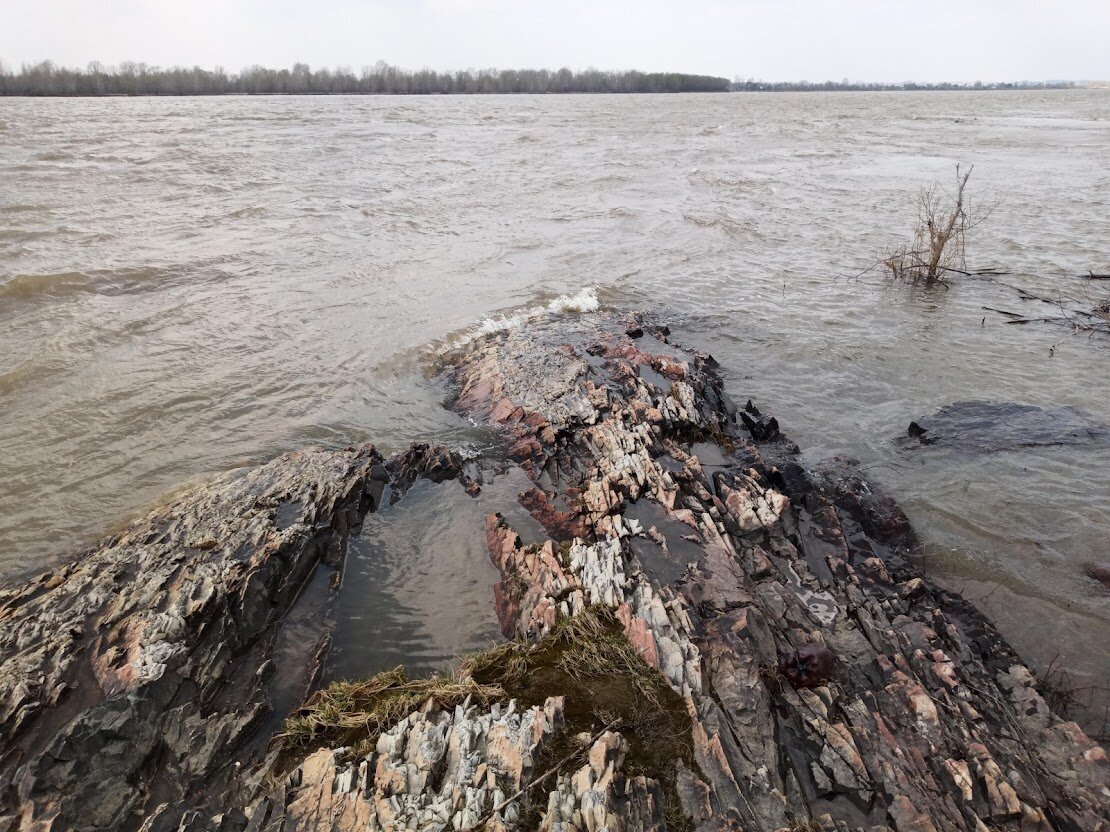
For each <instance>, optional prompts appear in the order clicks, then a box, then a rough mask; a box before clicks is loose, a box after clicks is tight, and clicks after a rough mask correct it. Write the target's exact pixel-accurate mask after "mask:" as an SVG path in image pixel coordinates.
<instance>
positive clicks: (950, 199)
mask: <svg viewBox="0 0 1110 832" xmlns="http://www.w3.org/2000/svg"><path fill="white" fill-rule="evenodd" d="M973 168H974V166H972V167H969V168H968V169H967V171H966V172H963V173H961V172H960V166H959V165H956V192H955V194H954V195H950V194H948V193H947V192H946V191H945V190H944V189H943V188H942V187H941V186H940V184H939V183H936V182H934V183H933V184H932V185H930V186H929V187H927V188H922V189H921V191H920V193H919V194H918V196H917V227H916V228H915V229H914V239H913V244H912V246H908V247H907V246H902V247H901V248H899V249H897V250H895V251H893V252H891V254H890V255H888V256H887V257H885V258H884V259H883V260H882V261H881V263H882V264H883V265H884V266H886V267H887V269H889V270H890V274H891V276H892V277H893V278H894V279H896V280H905V281H908V282H910V283H915V284H917V283H920V284H924V285H926V286H932V285H934V284H936V283H944V282H945V281H944V278H945V277H947V276H948V275H949V274H951V273H966V271H965V268H966V259H965V254H966V246H967V234H968V232H969V231H970V230H971V229H973V228H975V227H976V226H977V225H979V224H980V223H981V222H983V221H984V220H985V219H986V218H987V217H988V216H989V214H990V211H989V209H988V210H982V209H975V210H973V208H972V203H971V198H970V197H969V196H968V194H967V192H966V191H967V180H968V179H970V178H971V171H972V170H973Z"/></svg>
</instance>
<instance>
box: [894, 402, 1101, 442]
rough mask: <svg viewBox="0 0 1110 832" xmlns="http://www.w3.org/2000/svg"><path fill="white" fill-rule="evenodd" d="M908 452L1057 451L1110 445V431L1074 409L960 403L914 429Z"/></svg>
mask: <svg viewBox="0 0 1110 832" xmlns="http://www.w3.org/2000/svg"><path fill="white" fill-rule="evenodd" d="M902 442H903V443H904V445H905V447H907V448H915V447H920V446H922V445H937V446H941V447H945V448H951V449H953V450H956V451H963V452H966V453H991V452H994V451H1005V450H1013V449H1016V448H1039V447H1046V446H1052V445H1098V446H1105V445H1107V444H1110V427H1108V426H1107V425H1103V424H1101V423H1099V422H1096V421H1095V420H1094V419H1092V418H1091V417H1090V416H1089V415H1088V414H1086V413H1084V412H1083V411H1082V410H1079V409H1078V408H1074V407H1036V406H1034V405H1028V404H1017V403H1015V402H956V403H954V404H950V405H946V406H944V407H942V408H941V409H940V410H938V411H937V412H936V413H934V414H932V415H931V416H927V417H924V418H921V419H918V420H916V421H914V422H911V423H910V426H909V428H908V429H907V432H906V436H905V438H904V439H903V440H902Z"/></svg>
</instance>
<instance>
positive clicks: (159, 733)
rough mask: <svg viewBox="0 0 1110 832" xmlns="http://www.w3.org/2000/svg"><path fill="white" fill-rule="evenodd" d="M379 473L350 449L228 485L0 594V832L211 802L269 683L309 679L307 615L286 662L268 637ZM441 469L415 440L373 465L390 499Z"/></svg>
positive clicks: (338, 552)
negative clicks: (390, 488)
mask: <svg viewBox="0 0 1110 832" xmlns="http://www.w3.org/2000/svg"><path fill="white" fill-rule="evenodd" d="M383 462H384V461H383V460H382V458H381V456H380V455H379V454H378V453H377V451H375V450H374V448H373V446H371V445H365V446H361V447H356V448H352V449H349V450H346V451H323V450H309V451H302V452H298V453H292V454H287V455H285V456H282V457H279V458H278V459H276V460H274V461H272V462H270V463H269V464H267V465H264V466H262V467H260V468H256V469H253V470H249V471H246V472H233V473H232V474H229V475H226V476H224V477H220V478H218V479H216V480H215V481H213V482H211V483H208V484H206V485H204V486H201V487H198V488H195V489H194V490H192V491H191V492H190V493H188V494H185V495H183V496H180V497H178V498H176V499H174V500H173V501H172V502H170V503H168V504H167V505H165V506H162V507H160V508H157V509H155V510H154V511H152V512H151V513H150V514H149V515H148V516H147V517H145V518H144V519H142V520H140V521H137V522H135V523H134V524H132V525H131V526H130V527H128V528H127V529H125V530H124V531H123V532H121V533H120V534H118V535H117V536H115V537H113V538H111V539H109V540H107V541H105V542H104V543H102V544H100V545H99V546H97V547H96V548H94V549H92V550H91V551H89V552H87V553H86V554H85V555H84V556H83V557H82V558H81V559H80V560H78V561H76V562H74V563H72V564H70V565H68V566H65V567H62V568H60V569H58V570H55V571H53V572H48V573H46V574H44V575H42V576H40V577H39V578H37V579H34V580H32V581H30V582H28V583H27V584H25V585H22V586H19V587H16V588H14V589H8V590H4V591H3V592H0V783H3V784H4V787H3V789H2V790H0V829H2V828H12V829H32V828H33V829H58V830H61V829H122V828H128V827H137V826H138V825H139V823H140V822H141V820H142V818H143V817H144V816H145V815H147V814H151V813H154V812H155V810H156V808H157V807H158V806H159V804H161V803H166V804H168V806H169V807H170V811H169V812H168V814H167V811H166V810H165V809H163V810H161V811H160V812H158V814H159V815H160V816H161V817H163V821H164V822H168V816H169V815H172V816H174V817H176V816H177V815H178V814H180V811H179V810H183V808H184V807H185V806H186V805H188V804H189V803H190V802H193V801H195V800H199V799H202V798H205V797H208V798H216V797H218V796H219V795H221V794H222V793H223V786H224V785H225V784H226V781H227V780H228V779H229V777H230V775H229V772H233V769H232V768H229V767H230V766H231V764H232V763H233V762H241V761H240V760H238V758H237V756H236V755H237V754H238V753H239V752H240V751H242V749H243V748H244V746H245V745H246V744H247V740H248V739H249V738H250V737H251V736H252V735H254V734H256V733H257V731H258V729H259V726H260V725H261V724H262V723H263V721H264V720H265V719H266V718H267V717H268V716H269V715H270V713H271V700H272V699H273V697H274V690H272V687H275V688H276V687H281V686H284V687H289V686H290V685H294V684H298V683H299V684H301V685H302V686H307V685H308V684H309V683H310V682H311V680H312V673H311V671H310V668H309V665H310V664H311V663H312V662H314V661H317V662H318V661H319V659H320V657H321V655H322V651H323V650H324V649H325V648H326V644H327V641H326V639H327V632H326V627H325V626H324V621H323V614H324V610H323V609H317V610H309V611H306V612H305V614H307V615H314V616H315V617H316V618H317V619H318V620H319V627H318V628H317V631H318V633H319V637H320V642H319V643H318V644H315V645H313V644H307V645H300V646H299V648H300V649H299V650H293V651H292V654H293V655H294V656H295V658H296V661H297V662H298V663H299V666H289V665H288V664H287V665H286V666H282V664H281V658H280V657H279V656H278V654H277V651H276V649H275V648H276V646H277V644H278V640H279V631H280V627H281V624H282V622H283V620H284V618H285V616H286V614H287V613H288V612H289V611H290V608H291V607H292V606H293V605H294V602H295V601H296V600H297V598H298V596H299V595H300V593H301V592H302V589H303V588H304V587H305V585H306V583H307V582H308V581H309V580H311V579H312V578H313V576H314V575H315V574H317V568H318V567H319V565H320V564H321V563H324V564H326V565H327V566H331V567H337V566H339V565H340V564H341V562H342V560H343V557H344V554H345V551H346V545H347V534H348V531H349V530H350V529H351V528H352V527H354V526H356V525H357V524H358V523H360V522H361V520H362V517H363V516H364V515H365V514H366V513H367V512H368V511H371V510H373V509H374V508H376V507H377V504H378V502H379V500H380V499H381V495H382V492H383V488H384V487H385V485H386V483H388V482H389V481H390V479H391V473H390V470H387V468H386V466H385V465H384V464H383ZM457 463H458V460H457V457H454V456H452V455H450V454H444V453H443V452H442V451H440V450H439V449H431V448H429V447H428V446H426V445H422V446H414V448H413V449H412V450H411V451H409V452H408V453H407V454H405V455H403V456H402V457H399V458H398V459H397V460H394V461H392V462H391V463H390V466H389V467H390V469H392V470H393V472H394V476H396V477H398V478H400V479H401V480H403V482H401V483H399V485H400V486H401V487H403V485H404V484H405V483H411V481H412V479H413V478H415V476H417V475H426V476H433V475H434V476H436V477H443V476H447V475H448V474H451V473H453V474H455V475H457V474H458V473H459V472H458V470H457ZM336 574H337V573H336ZM298 680H299V682H298ZM304 693H305V690H303V689H302V690H301V691H300V692H296V691H294V692H293V693H292V694H291V695H293V696H294V697H295V698H296V700H297V701H299V698H300V697H301V696H303V695H304ZM262 745H263V746H264V742H263V743H262ZM255 750H258V749H255ZM240 756H241V755H240ZM244 759H245V758H244Z"/></svg>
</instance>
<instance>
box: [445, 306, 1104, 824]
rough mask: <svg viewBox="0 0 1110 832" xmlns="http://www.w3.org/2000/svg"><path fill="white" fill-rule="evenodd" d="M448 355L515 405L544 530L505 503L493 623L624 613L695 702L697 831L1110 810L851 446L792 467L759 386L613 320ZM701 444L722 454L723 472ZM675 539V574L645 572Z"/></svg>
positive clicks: (1067, 737) (1076, 819)
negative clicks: (841, 454) (525, 531)
mask: <svg viewBox="0 0 1110 832" xmlns="http://www.w3.org/2000/svg"><path fill="white" fill-rule="evenodd" d="M629 333H633V334H634V335H635V337H634V335H633V334H629ZM454 361H455V365H456V367H457V371H456V380H457V383H458V386H459V394H458V400H457V402H458V406H459V407H460V408H462V409H464V410H465V411H467V412H468V413H470V414H472V415H477V416H481V417H484V418H486V419H488V420H489V421H491V422H493V423H494V424H497V425H499V426H501V428H502V429H503V431H504V434H505V437H506V440H505V441H506V444H507V446H508V447H509V448H510V450H511V453H512V454H513V455H514V457H515V458H516V459H517V460H518V461H519V462H520V464H521V465H522V466H524V467H525V469H526V470H527V471H528V472H529V473H530V475H531V477H532V479H533V480H534V482H535V483H536V491H535V493H532V494H529V495H528V498H527V499H528V505H529V506H530V507H532V508H533V511H534V514H535V515H536V516H537V518H538V519H540V520H541V521H542V522H544V523H545V525H546V526H547V528H548V530H549V533H551V534H552V536H553V540H552V541H550V542H548V543H544V544H541V545H538V546H530V547H525V546H523V545H521V542H520V540H519V538H518V537H517V536H516V535H515V534H514V533H513V531H512V529H510V528H509V527H508V526H507V525H506V524H505V523H504V521H503V520H501V519H500V518H494V519H492V520H491V522H490V525H489V529H488V537H489V541H490V549H491V553H492V557H493V559H494V562H495V563H496V564H497V565H498V566H499V568H500V569H501V571H502V574H503V575H504V580H503V581H502V584H501V586H500V587H499V588H498V598H499V603H498V610H499V614H500V615H501V616H502V620H503V624H504V625H505V626H506V629H507V630H514V631H516V632H517V633H518V634H520V635H522V636H525V637H529V638H534V637H536V636H537V635H540V634H542V633H544V632H546V631H548V630H550V628H551V627H553V626H554V625H555V623H556V622H557V621H558V620H559V618H560V617H563V616H572V615H574V614H575V613H576V612H577V611H578V610H579V609H581V608H582V607H583V606H584V605H587V604H603V605H606V606H608V607H611V608H612V609H614V610H615V612H616V615H617V617H618V618H619V620H621V621H622V622H624V627H625V632H626V635H627V637H628V639H629V640H630V641H631V642H632V643H633V644H636V645H637V646H638V647H639V648H640V652H641V655H642V656H643V657H644V659H645V660H646V661H648V662H649V663H650V664H652V665H654V666H655V667H657V668H658V669H659V670H660V671H661V672H662V673H663V674H664V675H665V676H666V677H667V679H668V680H669V682H670V684H671V685H672V686H673V688H674V689H675V690H676V691H678V692H680V693H681V694H682V695H683V696H684V697H685V698H686V700H687V702H688V704H689V708H690V710H691V713H692V714H693V715H694V716H695V724H694V742H695V749H696V751H697V763H698V766H699V768H700V772H699V773H697V774H696V775H695V774H693V773H690V772H686V773H685V775H684V786H683V789H682V792H683V794H685V795H687V801H686V808H687V812H688V818H689V819H690V820H691V821H693V822H694V823H695V824H696V827H697V828H698V829H706V830H716V829H746V830H754V829H760V830H774V829H782V828H801V827H805V828H810V827H808V826H805V825H806V824H817V825H818V826H819V827H820V828H826V829H873V830H880V829H886V830H895V832H929V830H949V829H966V830H977V831H978V830H986V829H997V830H1001V829H1045V830H1048V829H1059V830H1064V829H1068V830H1073V829H1074V830H1079V829H1084V830H1088V829H1091V830H1094V829H1105V828H1110V767H1108V764H1107V761H1106V755H1105V752H1104V750H1103V749H1102V748H1100V747H1099V746H1097V745H1096V744H1095V743H1094V742H1092V741H1091V740H1090V739H1089V738H1087V737H1086V736H1085V735H1084V734H1083V732H1082V731H1081V730H1080V729H1079V727H1078V726H1076V725H1075V724H1074V723H1070V722H1066V721H1063V720H1062V719H1061V718H1059V717H1058V716H1057V715H1055V714H1053V713H1052V712H1051V711H1050V710H1049V708H1048V707H1047V706H1046V704H1045V702H1044V700H1043V699H1042V697H1041V696H1040V694H1039V693H1038V692H1037V689H1036V684H1035V681H1036V680H1035V679H1034V677H1033V675H1032V674H1031V673H1030V671H1029V670H1028V668H1027V667H1026V666H1025V665H1024V664H1022V662H1021V661H1020V659H1019V658H1018V657H1017V656H1016V655H1015V654H1014V653H1013V651H1012V650H1011V649H1010V648H1009V646H1008V645H1007V644H1006V643H1005V641H1004V640H1003V639H1002V638H1001V636H1000V635H999V634H998V633H997V631H996V630H995V629H994V627H993V626H992V625H991V624H990V622H989V621H987V620H986V619H985V618H984V617H983V616H981V615H980V614H979V613H978V612H977V611H976V610H974V609H973V608H972V607H971V606H970V605H968V604H967V603H965V602H964V601H962V599H960V598H958V597H955V596H952V595H951V594H949V593H946V592H944V591H943V590H941V589H939V588H938V587H936V586H934V585H932V584H931V583H930V582H928V581H927V580H926V579H924V578H923V577H922V576H920V575H918V574H916V572H915V571H914V570H913V569H912V568H911V566H910V565H909V563H908V561H907V557H906V556H907V554H908V551H907V547H908V546H909V545H911V544H912V542H913V541H912V530H910V528H909V524H908V522H906V520H905V517H904V515H902V514H901V512H900V511H898V510H897V507H896V506H894V504H893V503H892V502H891V501H889V500H884V499H883V498H882V497H880V496H878V495H876V494H875V493H874V491H873V490H872V489H870V488H868V487H866V486H865V484H864V483H863V481H862V479H861V478H860V477H859V476H858V474H856V473H854V472H852V471H851V470H850V466H846V465H843V464H840V465H835V464H834V465H830V466H828V467H827V468H825V469H824V470H819V471H817V470H814V471H807V470H805V469H803V468H802V467H801V466H800V465H798V464H797V463H796V462H795V461H794V459H793V457H792V454H791V452H792V451H793V450H794V449H793V448H792V447H791V446H789V444H788V443H786V442H785V441H784V440H782V439H781V438H776V437H777V425H776V426H774V427H775V429H774V430H773V431H772V430H770V429H769V425H768V422H767V420H765V419H764V418H763V417H762V416H761V415H760V414H758V411H755V409H754V408H752V407H749V408H748V409H746V411H745V412H747V413H748V416H749V418H748V419H747V420H745V422H744V423H745V424H747V425H748V427H747V428H741V427H740V425H739V424H738V423H737V420H736V417H735V414H736V413H737V412H738V410H737V408H735V406H733V405H732V404H731V403H730V402H729V400H728V399H727V397H726V396H725V395H724V392H723V390H722V388H721V383H720V379H719V377H718V376H717V375H716V373H715V371H714V362H713V361H712V359H711V358H710V357H708V356H704V355H698V354H693V353H690V354H684V353H681V352H679V351H676V350H675V348H674V347H673V346H672V345H671V344H670V343H669V342H668V338H667V333H666V330H665V329H660V328H657V327H652V326H651V325H650V324H649V323H647V322H636V323H635V325H630V324H629V322H628V321H626V320H622V319H620V318H615V317H614V318H602V319H601V320H598V319H596V318H595V319H585V320H583V319H579V320H577V321H573V322H568V321H558V322H547V323H546V324H545V323H541V322H533V323H532V324H530V325H529V328H528V329H521V330H517V331H513V332H510V333H508V334H505V335H501V336H498V337H495V338H490V339H487V340H485V341H483V342H479V343H477V344H475V345H473V346H472V347H471V348H470V350H469V351H468V352H467V353H465V354H464V355H461V356H457V357H455V358H454ZM749 423H750V424H749ZM755 436H759V437H761V438H769V439H773V441H770V442H769V443H766V444H761V445H759V446H758V447H757V445H756V444H755V443H754V441H753V437H755ZM698 443H708V444H709V445H713V446H716V447H717V449H718V453H719V454H723V455H724V457H725V459H726V464H725V465H720V466H717V469H716V470H714V471H712V475H710V473H709V472H708V471H707V470H706V468H705V467H703V466H702V464H701V462H700V461H699V459H698V456H697V453H696V451H695V449H696V448H698V446H699V445H698ZM703 447H704V445H703ZM645 517H647V518H652V519H653V521H654V522H652V524H651V525H648V523H647V522H645V520H644V519H643V518H645ZM645 526H646V527H645ZM571 532H573V538H571V534H570V533H571ZM680 543H682V544H686V545H684V546H679V545H676V544H680ZM568 544H569V545H568ZM689 544H693V547H694V548H693V550H691V548H690V546H689ZM676 551H678V552H681V553H682V557H684V558H687V559H689V562H688V564H686V565H685V572H684V573H683V574H682V576H681V577H680V578H678V579H677V580H675V581H673V582H670V583H669V584H660V582H658V581H653V580H652V579H651V578H649V576H648V574H647V572H646V570H645V568H644V562H645V560H647V559H649V558H666V557H668V556H670V555H671V554H672V553H673V552H676ZM691 553H693V555H694V556H693V557H691Z"/></svg>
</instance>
